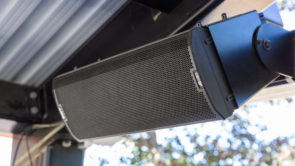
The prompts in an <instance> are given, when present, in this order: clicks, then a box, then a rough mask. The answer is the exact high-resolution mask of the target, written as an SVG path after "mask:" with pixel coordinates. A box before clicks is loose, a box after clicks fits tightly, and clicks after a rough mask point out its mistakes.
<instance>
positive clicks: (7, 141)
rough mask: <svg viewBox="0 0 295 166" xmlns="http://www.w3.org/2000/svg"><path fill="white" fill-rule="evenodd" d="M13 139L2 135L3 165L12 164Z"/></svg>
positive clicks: (0, 160)
mask: <svg viewBox="0 0 295 166" xmlns="http://www.w3.org/2000/svg"><path fill="white" fill-rule="evenodd" d="M11 147H12V139H11V138H8V137H3V136H0V162H1V166H9V165H10V157H11V156H10V155H11Z"/></svg>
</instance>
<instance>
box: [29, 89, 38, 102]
mask: <svg viewBox="0 0 295 166" xmlns="http://www.w3.org/2000/svg"><path fill="white" fill-rule="evenodd" d="M37 96H38V95H37V93H36V92H35V91H32V92H31V93H30V98H31V99H33V100H35V99H36V98H37Z"/></svg>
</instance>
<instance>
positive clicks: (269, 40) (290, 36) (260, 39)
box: [254, 23, 295, 77]
mask: <svg viewBox="0 0 295 166" xmlns="http://www.w3.org/2000/svg"><path fill="white" fill-rule="evenodd" d="M294 34H295V31H287V30H285V29H283V28H281V27H279V26H277V25H274V24H272V23H265V24H262V25H261V26H259V27H258V28H257V30H256V33H255V39H254V42H255V44H254V45H255V48H256V51H257V53H258V56H259V58H260V60H261V61H262V63H263V64H264V66H265V67H266V68H268V69H269V70H271V71H273V72H277V73H279V74H281V75H286V76H290V77H294V76H295V64H294V63H295V61H294V60H295V51H294V50H295V49H294V48H295V42H294V40H295V35H294Z"/></svg>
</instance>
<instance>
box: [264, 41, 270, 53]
mask: <svg viewBox="0 0 295 166" xmlns="http://www.w3.org/2000/svg"><path fill="white" fill-rule="evenodd" d="M263 49H264V50H266V51H269V50H270V49H271V41H270V40H264V41H263Z"/></svg>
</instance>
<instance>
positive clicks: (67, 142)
mask: <svg viewBox="0 0 295 166" xmlns="http://www.w3.org/2000/svg"><path fill="white" fill-rule="evenodd" d="M61 145H62V147H64V148H69V147H71V146H72V141H71V140H63V141H62V142H61Z"/></svg>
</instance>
